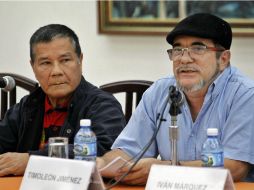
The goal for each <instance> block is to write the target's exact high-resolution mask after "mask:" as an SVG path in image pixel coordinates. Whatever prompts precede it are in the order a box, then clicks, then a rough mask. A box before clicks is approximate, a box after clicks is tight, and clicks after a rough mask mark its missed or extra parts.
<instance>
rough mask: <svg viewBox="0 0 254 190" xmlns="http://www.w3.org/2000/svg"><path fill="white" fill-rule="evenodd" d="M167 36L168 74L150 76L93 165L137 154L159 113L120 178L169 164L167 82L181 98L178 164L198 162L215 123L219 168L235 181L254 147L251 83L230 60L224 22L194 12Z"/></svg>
mask: <svg viewBox="0 0 254 190" xmlns="http://www.w3.org/2000/svg"><path fill="white" fill-rule="evenodd" d="M167 41H168V43H169V44H171V45H172V49H169V50H168V51H167V52H168V54H169V58H170V60H171V61H172V62H173V71H174V76H170V77H165V78H162V79H160V80H158V81H156V82H155V83H154V84H153V85H152V86H151V87H150V88H149V89H148V90H147V91H146V92H145V93H144V95H143V97H142V100H141V102H140V104H139V105H138V107H137V109H136V111H135V113H134V114H133V115H132V117H131V119H130V121H129V123H128V125H127V126H126V127H125V129H124V130H123V131H122V133H121V134H120V135H119V136H118V138H117V139H116V141H115V142H114V144H113V146H112V149H113V150H112V151H110V152H109V153H107V154H106V155H104V156H103V157H102V158H98V160H97V164H98V167H102V166H104V165H105V164H106V163H108V162H109V161H110V160H112V159H113V158H115V157H117V156H122V157H123V158H125V159H127V160H129V159H131V158H133V157H134V156H136V155H137V154H139V153H140V152H141V150H142V149H143V148H144V147H145V146H146V145H147V143H148V142H149V139H150V138H151V137H152V136H153V134H154V133H155V131H156V130H157V129H158V127H159V125H160V118H163V120H162V122H161V126H160V130H159V131H158V134H157V136H156V138H155V140H154V142H153V143H152V145H151V146H150V147H149V148H148V150H147V151H146V152H145V154H144V155H143V158H142V159H141V160H140V161H139V162H138V164H137V165H136V166H135V167H134V168H133V170H132V171H131V172H130V173H129V175H127V176H126V177H125V178H124V179H122V182H125V183H128V184H144V183H146V180H147V177H148V174H149V171H150V167H151V165H152V164H165V165H168V164H171V163H172V162H171V160H172V155H171V146H170V140H169V134H168V133H169V129H168V127H169V126H170V125H171V116H170V114H168V112H169V107H170V104H168V98H167V97H168V94H169V87H170V86H172V85H173V86H176V88H177V89H178V90H180V91H182V92H183V94H184V99H185V101H184V102H183V104H182V105H181V106H180V110H181V114H179V115H178V117H177V119H178V121H177V126H179V127H178V128H179V129H178V142H177V147H178V152H177V153H178V160H179V163H180V165H183V166H198V167H200V166H202V161H201V150H202V144H203V143H204V141H205V139H206V131H207V128H217V129H218V131H219V140H220V141H221V143H222V145H223V149H224V167H225V168H228V169H229V170H230V171H231V174H232V176H233V179H234V180H235V181H240V180H242V179H243V178H245V177H246V175H247V173H248V171H249V167H250V164H254V149H253V148H250V147H252V146H253V145H254V135H253V133H254V130H253V129H254V128H253V124H254V112H253V106H254V82H253V81H252V80H249V79H247V78H246V77H244V76H243V75H242V74H240V72H239V71H238V70H237V69H236V68H234V67H232V66H231V65H230V56H231V53H230V46H231V41H232V31H231V27H230V25H229V24H228V23H227V22H226V21H224V20H222V19H220V18H218V17H216V16H214V15H211V14H206V13H199V14H194V15H191V16H189V17H187V18H185V19H183V20H182V21H181V22H179V23H178V24H177V25H176V27H175V28H174V29H173V30H172V31H171V32H170V33H169V34H168V36H167ZM165 105H166V109H165V111H164V112H163V108H164V107H165ZM161 115H163V117H162V116H161ZM158 155H160V157H161V160H159V159H157V157H158ZM128 168H129V167H128V166H126V167H123V168H122V169H121V170H119V173H118V174H117V176H116V177H115V178H116V179H119V176H121V175H122V174H124V173H126V172H127V171H128Z"/></svg>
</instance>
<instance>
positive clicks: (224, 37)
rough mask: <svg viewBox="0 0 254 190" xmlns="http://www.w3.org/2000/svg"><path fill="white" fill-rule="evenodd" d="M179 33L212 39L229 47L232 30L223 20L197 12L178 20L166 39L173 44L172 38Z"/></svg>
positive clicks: (226, 47)
mask: <svg viewBox="0 0 254 190" xmlns="http://www.w3.org/2000/svg"><path fill="white" fill-rule="evenodd" d="M179 35H188V36H196V37H201V38H208V39H212V40H214V41H215V42H217V43H219V44H220V45H222V46H223V47H224V48H225V49H230V46H231V42H232V30H231V27H230V25H229V23H227V22H226V21H225V20H223V19H221V18H219V17H217V16H215V15H212V14H208V13H197V14H193V15H191V16H188V17H186V18H185V19H183V20H182V21H180V22H179V23H178V24H177V25H176V26H175V28H174V29H173V30H172V31H171V32H170V33H169V34H168V35H167V41H168V43H169V44H171V45H173V42H174V39H175V37H176V36H179Z"/></svg>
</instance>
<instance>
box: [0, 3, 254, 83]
mask: <svg viewBox="0 0 254 190" xmlns="http://www.w3.org/2000/svg"><path fill="white" fill-rule="evenodd" d="M96 6H97V4H96V2H95V1H83V2H59V1H58V2H13V1H10V2H0V29H1V33H0V34H1V35H0V42H1V43H0V60H1V62H0V72H14V73H18V74H22V75H25V76H28V77H31V78H33V79H34V76H33V73H32V70H31V68H30V65H29V39H30V36H31V34H32V33H33V32H34V31H35V30H36V29H37V28H38V27H40V26H43V25H46V24H49V23H61V24H66V25H68V26H69V27H71V28H72V29H73V30H74V31H75V32H76V33H77V34H78V36H79V38H80V43H81V47H82V49H83V52H84V62H83V73H84V75H85V77H86V78H87V79H88V80H89V81H90V82H92V83H94V84H95V85H97V86H98V85H101V84H104V83H107V82H111V81H117V80H125V79H145V80H156V79H158V78H160V77H161V76H165V75H168V74H172V70H171V65H170V62H169V61H168V57H167V54H166V49H167V48H168V47H169V45H168V44H167V43H166V40H165V36H117V35H100V34H98V31H97V28H98V26H97V7H96ZM253 44H254V37H253V38H250V37H249V38H235V39H233V44H232V61H231V63H232V65H235V66H237V67H239V68H240V70H242V71H243V72H244V73H245V74H246V75H248V76H250V77H251V78H252V79H254V63H253V61H252V59H253V58H254V48H253Z"/></svg>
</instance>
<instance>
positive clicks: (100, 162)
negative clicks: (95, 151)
mask: <svg viewBox="0 0 254 190" xmlns="http://www.w3.org/2000/svg"><path fill="white" fill-rule="evenodd" d="M96 166H97V168H98V169H100V168H103V167H104V166H106V162H105V160H104V159H103V158H102V157H97V158H96Z"/></svg>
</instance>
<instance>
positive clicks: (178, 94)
mask: <svg viewBox="0 0 254 190" xmlns="http://www.w3.org/2000/svg"><path fill="white" fill-rule="evenodd" d="M168 102H169V104H172V103H173V104H176V106H181V105H182V104H183V102H184V94H183V92H182V91H180V90H177V89H176V87H175V86H173V85H171V86H170V87H169V100H168Z"/></svg>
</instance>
